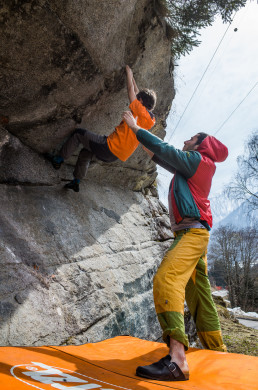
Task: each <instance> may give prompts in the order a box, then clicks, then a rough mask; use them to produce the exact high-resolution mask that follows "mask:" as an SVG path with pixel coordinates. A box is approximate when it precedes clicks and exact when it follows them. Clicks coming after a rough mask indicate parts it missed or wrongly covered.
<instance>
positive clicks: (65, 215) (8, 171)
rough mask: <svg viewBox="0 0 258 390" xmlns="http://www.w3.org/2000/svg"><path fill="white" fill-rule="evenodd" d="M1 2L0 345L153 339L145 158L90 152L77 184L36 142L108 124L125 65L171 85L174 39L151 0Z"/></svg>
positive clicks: (154, 205)
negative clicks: (110, 158) (109, 158)
mask: <svg viewBox="0 0 258 390" xmlns="http://www.w3.org/2000/svg"><path fill="white" fill-rule="evenodd" d="M2 3H3V5H2V7H1V9H0V30H1V54H0V66H1V75H0V86H1V88H0V91H1V92H0V160H1V167H0V183H1V184H0V193H1V199H2V202H1V209H0V237H1V240H0V251H1V276H0V278H1V283H0V326H1V330H0V344H1V345H42V344H64V343H84V342H87V341H91V342H92V341H99V340H102V339H104V338H107V337H113V336H115V335H118V334H130V335H133V336H138V337H142V338H148V339H157V338H158V337H159V336H160V329H159V325H158V323H157V320H156V318H155V311H154V306H153V300H152V278H153V274H154V272H155V270H156V268H157V266H158V265H159V263H160V261H161V259H162V256H163V253H164V251H165V250H166V249H167V248H168V246H169V245H170V243H171V232H170V230H169V220H168V216H167V212H166V209H165V208H164V207H163V206H162V204H161V203H160V202H159V200H158V198H157V196H156V191H155V187H153V183H154V181H155V179H156V176H157V172H156V167H155V164H154V163H153V162H152V161H151V160H150V159H149V157H148V156H147V155H146V153H145V152H144V151H143V150H142V149H141V148H140V147H138V149H137V151H136V152H135V153H134V155H133V156H132V157H130V158H129V159H128V160H127V161H126V162H125V163H122V162H115V163H113V164H104V163H102V162H100V161H98V160H95V161H93V163H92V165H91V167H90V169H89V173H88V175H87V178H86V179H85V180H84V181H83V183H82V185H81V190H80V192H79V193H78V194H77V193H74V192H72V193H71V192H69V191H68V192H66V191H65V190H64V189H63V188H62V187H63V184H64V182H65V181H66V180H69V179H70V178H71V177H72V168H73V167H72V166H73V165H74V161H75V158H76V156H73V157H72V158H71V159H70V160H69V161H67V163H66V164H64V166H62V168H61V169H60V171H54V170H53V169H52V167H51V166H50V164H49V163H48V162H47V161H45V160H44V158H43V157H42V153H44V152H46V151H53V150H58V148H59V147H60V145H61V144H62V142H63V140H64V139H65V137H67V136H68V135H69V134H70V133H71V132H72V131H73V130H74V129H75V128H76V127H78V126H79V127H84V128H85V127H86V128H88V129H89V130H91V131H94V132H96V133H98V134H107V135H108V134H110V133H111V132H112V130H113V129H114V127H115V126H116V125H117V124H119V122H120V119H121V113H122V111H124V110H125V109H127V107H128V98H127V92H126V86H125V71H124V67H125V64H129V65H130V66H131V67H132V68H133V71H134V75H135V79H136V82H137V85H138V86H139V87H140V88H141V87H148V88H152V89H154V90H155V91H156V92H157V95H158V103H157V107H156V109H155V115H156V119H157V123H156V126H155V128H154V129H153V132H154V133H155V134H157V135H158V136H161V137H163V136H164V134H165V131H164V124H165V119H166V115H167V113H168V110H169V108H170V105H171V101H172V99H173V96H174V89H173V78H172V62H171V54H170V42H169V40H168V39H167V38H166V34H165V29H164V26H163V23H162V20H160V19H159V17H158V16H157V14H156V13H155V9H154V6H153V2H152V1H147V0H139V1H136V0H99V1H94V0H89V1H85V0H76V1H75V0H65V1H63V0H62V1H61V0H53V1H51V2H49V1H46V0H30V1H21V0H8V1H7V0H4V1H3V2H2Z"/></svg>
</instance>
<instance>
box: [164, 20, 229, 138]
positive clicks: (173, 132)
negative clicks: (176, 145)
mask: <svg viewBox="0 0 258 390" xmlns="http://www.w3.org/2000/svg"><path fill="white" fill-rule="evenodd" d="M235 16H236V13H235V15H234V17H235ZM234 17H233V18H232V20H231V22H230V24H229V25H228V27H227V29H226V31H225V32H224V34H223V36H222V38H221V40H220V42H219V44H218V46H217V48H216V50H215V51H214V53H213V55H212V57H211V59H210V61H209V63H208V65H207V67H206V69H205V71H204V73H203V75H202V77H201V79H200V81H199V83H198V84H197V86H196V88H195V90H194V91H193V93H192V96H191V97H190V99H189V101H188V103H187V105H186V107H185V109H184V111H183V113H182V115H181V116H180V118H179V120H178V122H177V124H176V127H175V128H174V130H173V131H172V134H171V135H170V137H169V139H168V141H167V142H169V141H170V140H171V138H172V136H173V135H174V134H175V131H176V129H177V127H178V125H179V123H180V122H181V119H182V118H183V116H184V114H185V112H186V110H187V108H188V106H189V104H190V103H191V101H192V99H193V97H194V95H195V93H196V91H197V89H198V88H199V85H200V84H201V82H202V80H203V78H204V76H205V74H206V73H207V70H208V69H209V66H210V64H211V62H212V60H213V58H214V57H215V55H216V53H217V51H218V49H219V47H220V45H221V43H222V41H223V40H224V38H225V36H226V34H227V32H228V29H229V27H230V26H231V23H232V22H233V20H234Z"/></svg>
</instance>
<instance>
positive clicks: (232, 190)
mask: <svg viewBox="0 0 258 390" xmlns="http://www.w3.org/2000/svg"><path fill="white" fill-rule="evenodd" d="M237 163H238V172H237V173H236V175H235V177H234V178H233V180H232V182H231V183H230V184H229V185H228V186H227V188H226V190H225V193H226V195H227V196H228V197H229V198H231V199H233V200H238V201H246V203H247V205H248V211H249V212H251V211H254V210H257V208H258V132H257V131H256V132H255V133H253V134H252V136H251V137H250V138H249V140H248V142H247V145H246V153H245V155H244V156H239V157H238V159H237Z"/></svg>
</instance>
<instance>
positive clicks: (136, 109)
mask: <svg viewBox="0 0 258 390" xmlns="http://www.w3.org/2000/svg"><path fill="white" fill-rule="evenodd" d="M125 69H126V80H127V92H128V97H129V101H130V105H129V108H130V110H131V112H132V113H133V116H134V117H137V123H138V124H139V126H141V127H143V128H144V129H147V130H149V129H151V128H152V127H153V126H154V124H155V118H154V115H153V113H152V110H153V109H154V107H155V104H156V94H155V92H154V91H152V90H149V89H142V90H140V91H139V89H138V88H137V85H136V82H135V80H134V77H133V72H132V70H131V68H130V67H129V66H128V65H127V66H126V68H125ZM80 144H82V145H83V149H82V150H81V151H80V153H79V156H78V159H77V162H76V165H75V169H74V172H73V175H74V179H73V180H72V181H71V182H69V183H68V184H66V185H65V188H68V189H72V190H73V191H75V192H79V183H80V180H81V179H82V178H83V177H84V176H85V175H86V173H87V170H88V167H89V165H90V162H91V159H92V157H93V155H95V156H96V157H97V158H98V159H99V160H101V161H104V162H113V161H116V160H117V159H119V160H122V161H126V160H127V159H128V158H129V157H130V156H131V154H132V153H133V152H134V151H135V149H136V148H137V146H138V145H139V141H137V138H136V136H135V134H134V133H133V132H132V130H130V129H129V127H128V126H127V124H126V122H125V121H122V122H121V123H120V124H119V125H118V126H117V127H116V128H115V130H114V131H113V132H112V133H111V134H110V135H109V136H104V135H99V134H95V133H92V132H90V131H89V130H86V129H76V130H75V131H74V132H73V134H72V135H71V137H70V138H69V139H68V140H67V141H66V142H65V143H64V145H63V146H62V148H61V150H60V152H59V154H58V155H51V154H49V153H47V154H46V155H45V157H46V158H47V159H48V160H50V161H51V163H52V165H53V167H54V168H55V169H59V168H60V167H61V164H62V163H63V162H64V160H65V159H68V158H69V157H70V156H71V155H72V153H73V152H74V151H75V150H76V149H77V148H78V146H79V145H80Z"/></svg>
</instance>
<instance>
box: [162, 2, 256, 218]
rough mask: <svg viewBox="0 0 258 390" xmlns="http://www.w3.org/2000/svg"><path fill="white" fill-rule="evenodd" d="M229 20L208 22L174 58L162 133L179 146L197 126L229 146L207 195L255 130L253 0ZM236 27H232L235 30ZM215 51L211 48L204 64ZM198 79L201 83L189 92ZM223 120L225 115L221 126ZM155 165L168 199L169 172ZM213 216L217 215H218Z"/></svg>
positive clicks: (228, 173)
mask: <svg viewBox="0 0 258 390" xmlns="http://www.w3.org/2000/svg"><path fill="white" fill-rule="evenodd" d="M233 16H234V15H233ZM228 26H229V24H224V23H223V22H222V20H221V18H220V17H218V18H217V19H216V21H215V22H214V24H213V25H212V26H210V27H207V28H205V29H203V30H201V31H200V33H201V35H200V37H199V38H198V39H199V40H200V41H201V42H202V43H201V44H200V45H199V46H198V47H197V48H194V49H193V50H192V51H191V52H190V54H189V55H186V56H182V57H181V58H180V60H178V61H177V62H176V66H175V71H174V79H175V89H176V96H175V99H174V100H173V102H172V107H171V111H170V114H169V116H168V118H167V128H166V133H167V134H166V137H165V141H167V142H169V143H170V144H172V145H174V146H175V147H176V148H179V149H182V147H183V145H184V141H185V140H188V139H190V138H191V136H193V135H195V134H196V133H198V132H199V131H203V132H205V133H208V134H210V135H215V133H216V135H215V136H216V138H218V139H219V140H220V141H221V142H223V143H224V144H225V145H226V146H227V147H228V149H229V157H228V158H227V160H226V161H225V162H223V163H220V164H217V170H216V173H215V176H214V178H213V185H212V189H211V193H210V198H211V200H212V199H214V198H218V197H219V196H220V194H221V192H222V190H223V188H224V186H225V185H226V184H227V183H228V182H229V181H230V179H231V178H232V177H233V175H234V172H236V171H237V156H239V155H241V154H244V145H245V143H246V141H247V138H248V136H250V135H251V133H252V132H253V131H255V130H256V131H258V4H257V1H248V2H247V5H246V6H245V7H244V8H242V9H241V10H240V11H238V12H237V13H236V14H235V16H234V19H233V22H232V23H231V25H230V26H229V28H228ZM227 29H228V30H227ZM235 29H237V31H234V30H235ZM226 30H227V32H226ZM225 32H226V34H225V36H224V38H223V35H224V33H225ZM222 38H223V39H222ZM221 40H222V42H221V44H220V46H219V48H218V49H217V47H218V45H219V43H220V41H221ZM216 49H217V51H216ZM215 51H216V54H215V56H214V58H213V60H212V61H211V63H210V65H209V67H208V69H207V70H206V68H207V66H208V64H209V62H210V60H211V58H212V56H213V55H214V53H215ZM204 72H205V74H204ZM202 77H203V79H202V81H201V82H200V80H201V78H202ZM199 82H200V85H199V87H198V88H197V90H196V92H195V94H194V95H193V93H194V90H195V89H196V87H197V85H198V83H199ZM256 83H257V85H256V87H255V88H254V89H253V90H252V88H253V87H254V86H255V84H256ZM251 90H252V91H251ZM248 94H249V95H248ZM247 95H248V96H247ZM192 96H193V97H192ZM246 96H247V97H246ZM191 97H192V100H191V102H190V103H189V100H190V98H191ZM243 99H244V101H243V102H242V103H241V101H242V100H243ZM188 103H189V105H188V108H187V109H186V111H185V113H184V114H183V112H184V110H185V108H186V106H187V104H188ZM240 103H241V104H240ZM239 104H240V105H239ZM238 105H239V107H238V108H237V106H238ZM236 108H237V109H236ZM235 109H236V111H235V112H234V113H233V114H232V116H231V117H230V118H229V119H228V120H227V118H228V117H229V116H230V114H231V113H232V112H233V111H234V110H235ZM182 114H183V116H182ZM181 116H182V118H181V120H180V122H179V119H180V117H181ZM225 120H227V121H226V122H225V124H224V125H223V126H222V127H221V125H222V124H223V122H224V121H225ZM178 122H179V123H178ZM220 127H221V128H220ZM219 129H220V130H219ZM218 130H219V131H218ZM174 131H175V132H174ZM173 132H174V134H173V135H172V133H173ZM158 171H159V175H158V188H159V195H160V199H161V201H162V202H163V203H164V204H166V205H167V193H168V186H169V182H170V180H171V174H170V173H169V172H167V171H165V170H164V169H162V168H159V170H158ZM220 211H222V210H220ZM229 211H230V208H228V209H227V210H224V211H223V214H226V213H227V212H229ZM217 213H219V212H218V211H217ZM213 214H214V210H213ZM214 217H215V219H216V217H219V216H218V215H217V216H216V215H215V216H214Z"/></svg>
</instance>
